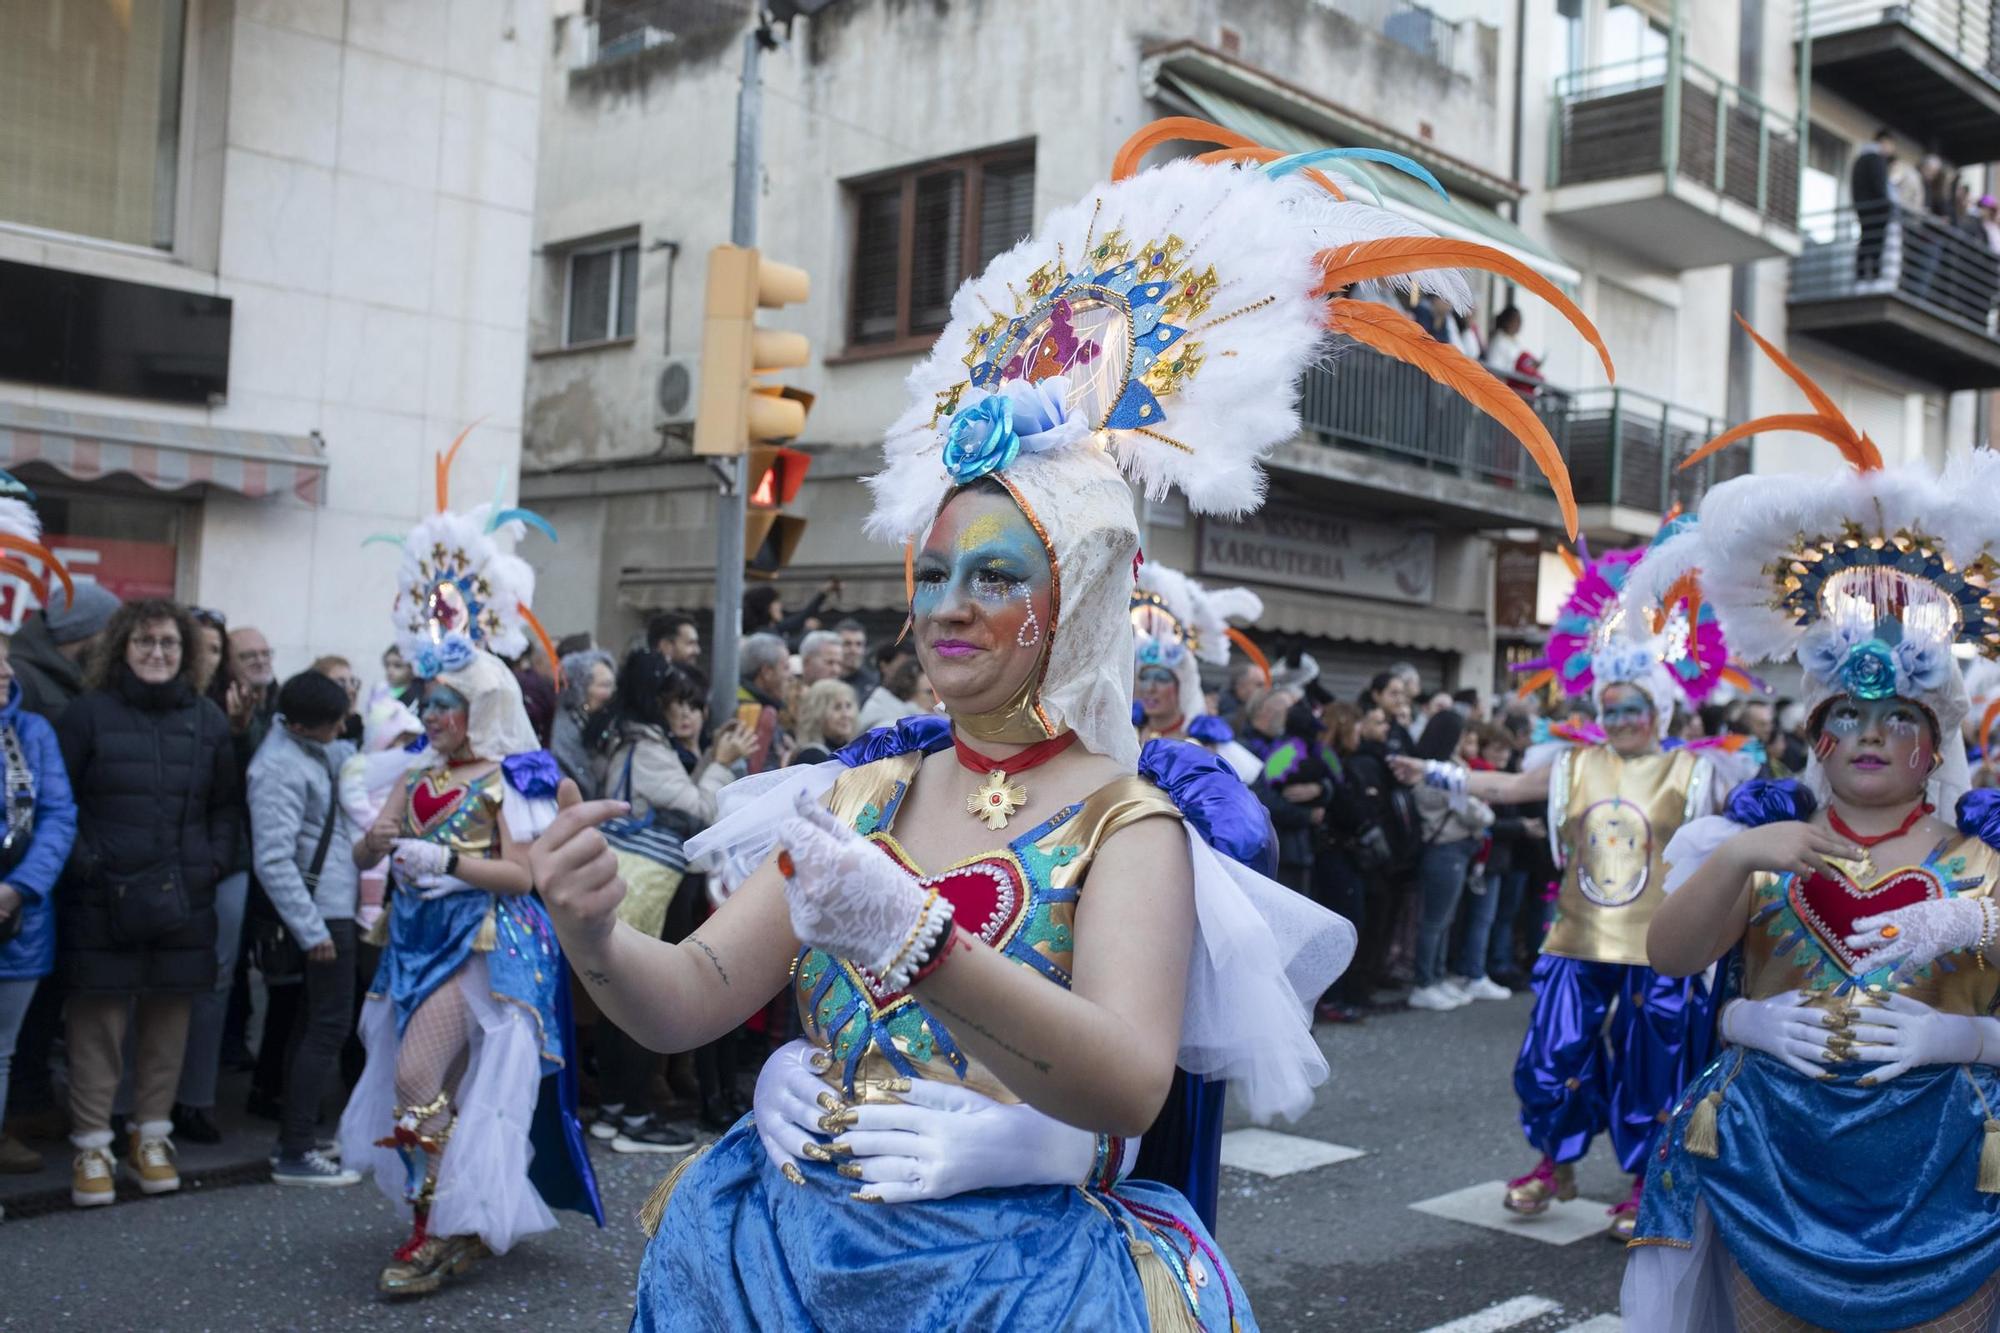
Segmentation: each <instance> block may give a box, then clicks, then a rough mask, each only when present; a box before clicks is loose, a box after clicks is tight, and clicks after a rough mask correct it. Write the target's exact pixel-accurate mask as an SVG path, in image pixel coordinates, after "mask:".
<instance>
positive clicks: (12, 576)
mask: <svg viewBox="0 0 2000 1333" xmlns="http://www.w3.org/2000/svg"><path fill="white" fill-rule="evenodd" d="M51 574H53V575H54V576H55V578H56V580H57V581H58V582H60V583H61V584H62V586H63V592H64V595H65V596H66V597H74V596H75V595H76V585H75V584H73V583H72V582H70V576H69V570H67V569H65V568H64V567H63V563H62V561H60V560H58V559H56V557H55V553H54V552H53V551H51V550H49V548H48V547H47V546H45V545H43V544H42V520H41V518H40V516H39V515H37V514H36V513H35V493H34V492H33V491H31V490H29V489H28V488H27V487H26V486H25V485H23V484H22V483H21V482H20V481H19V480H18V479H17V478H16V477H15V476H14V475H13V474H12V473H9V472H0V590H4V591H0V634H12V633H13V632H14V631H16V630H18V629H19V628H21V623H22V622H23V621H25V620H26V619H27V618H28V613H29V612H30V611H33V610H34V609H35V608H36V607H38V606H47V605H48V604H49V576H50V575H51ZM0 702H4V700H0Z"/></svg>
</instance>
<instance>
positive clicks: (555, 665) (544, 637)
mask: <svg viewBox="0 0 2000 1333" xmlns="http://www.w3.org/2000/svg"><path fill="white" fill-rule="evenodd" d="M515 605H516V606H517V607H519V608H520V610H521V619H523V620H525V621H527V622H528V628H529V629H531V630H533V631H534V632H535V641H536V642H538V643H540V644H541V645H542V652H543V653H544V654H545V655H546V656H547V657H548V659H549V670H550V671H552V672H554V673H555V679H556V688H557V689H561V688H562V659H561V658H560V657H557V656H556V644H555V640H554V639H551V638H550V637H549V632H548V631H547V630H545V629H543V628H542V622H541V621H539V620H537V619H535V613H534V612H533V611H530V610H529V609H528V604H527V603H526V602H516V603H515Z"/></svg>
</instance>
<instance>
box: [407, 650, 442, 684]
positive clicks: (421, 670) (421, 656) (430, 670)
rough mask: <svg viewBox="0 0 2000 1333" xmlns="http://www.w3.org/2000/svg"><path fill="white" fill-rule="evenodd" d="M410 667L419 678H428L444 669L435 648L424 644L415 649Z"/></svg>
mask: <svg viewBox="0 0 2000 1333" xmlns="http://www.w3.org/2000/svg"><path fill="white" fill-rule="evenodd" d="M410 669H411V670H413V671H415V672H416V673H417V677H418V678H419V679H420V680H430V679H432V678H433V677H435V676H436V675H437V673H438V672H440V671H442V670H444V662H443V660H442V659H441V658H439V656H438V651H437V649H435V648H433V647H431V646H430V645H429V644H425V645H424V646H423V647H421V648H419V649H417V655H416V657H415V658H414V659H413V660H412V661H411V662H410Z"/></svg>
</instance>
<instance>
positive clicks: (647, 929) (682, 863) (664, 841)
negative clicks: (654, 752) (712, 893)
mask: <svg viewBox="0 0 2000 1333" xmlns="http://www.w3.org/2000/svg"><path fill="white" fill-rule="evenodd" d="M638 751H639V745H638V742H637V741H634V742H633V743H632V744H631V745H630V746H628V747H627V748H626V751H625V772H624V775H623V777H621V778H620V780H619V789H620V790H619V799H621V800H623V801H624V802H625V803H626V804H627V805H630V804H631V802H632V760H633V758H634V757H635V756H636V755H637V754H638ZM676 762H678V761H676ZM598 828H599V831H600V832H601V833H603V835H604V840H605V841H606V842H608V843H610V844H611V850H612V851H613V852H615V853H616V854H617V856H618V863H619V867H618V868H619V872H620V874H621V875H622V876H623V877H624V880H625V899H624V901H623V902H621V903H619V904H618V916H619V919H620V920H622V921H624V922H625V923H626V924H627V925H630V926H631V927H632V928H633V929H635V930H638V931H640V932H642V933H644V934H645V935H647V936H648V937H653V938H657V937H658V935H659V933H660V928H661V926H663V925H664V924H666V919H667V908H668V906H669V905H670V904H671V903H672V902H673V900H674V894H675V893H676V892H678V891H679V889H680V886H681V880H682V878H683V877H685V876H686V874H687V852H686V850H685V849H684V848H683V847H682V845H681V839H680V835H679V834H677V833H675V832H674V831H673V830H672V829H670V828H668V827H667V826H666V825H665V823H663V822H662V820H661V818H660V812H659V810H658V809H657V808H655V807H653V806H652V805H650V804H649V805H648V806H647V808H646V813H645V814H644V815H628V816H626V817H624V818H622V819H607V820H605V821H604V823H603V824H601V825H599V826H598Z"/></svg>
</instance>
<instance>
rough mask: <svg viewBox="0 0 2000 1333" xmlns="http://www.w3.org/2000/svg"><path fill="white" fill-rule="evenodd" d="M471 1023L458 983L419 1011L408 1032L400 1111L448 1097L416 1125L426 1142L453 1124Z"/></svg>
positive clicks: (399, 1055)
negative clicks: (441, 1096)
mask: <svg viewBox="0 0 2000 1333" xmlns="http://www.w3.org/2000/svg"><path fill="white" fill-rule="evenodd" d="M469 1021H470V1014H469V1013H468V1012H467V1007H466V1003H465V992H463V991H461V990H460V989H459V987H458V978H457V977H453V978H452V979H451V980H449V981H447V982H445V983H444V984H443V985H442V986H439V987H438V988H437V989H436V990H434V991H432V992H431V993H430V995H429V996H428V997H426V998H425V1000H424V1002H423V1003H422V1004H420V1005H418V1006H417V1012H415V1013H414V1014H411V1015H410V1022H409V1025H408V1026H407V1027H405V1028H404V1029H403V1042H402V1045H401V1047H400V1048H399V1049H398V1050H397V1052H396V1105H397V1106H398V1107H421V1106H428V1105H429V1104H430V1103H431V1102H433V1101H435V1100H436V1099H437V1095H438V1094H439V1093H440V1092H442V1093H444V1094H446V1095H445V1102H444V1105H443V1106H441V1107H439V1108H438V1109H437V1110H436V1111H435V1112H433V1113H432V1114H431V1115H429V1116H427V1117H425V1118H424V1120H423V1121H422V1122H421V1123H420V1124H418V1125H417V1132H418V1133H419V1134H422V1135H423V1136H424V1137H425V1138H435V1137H437V1135H439V1134H440V1133H442V1132H443V1131H444V1129H445V1127H446V1126H448V1125H449V1124H451V1117H452V1106H451V1103H452V1099H453V1098H455V1097H456V1096H457V1095H458V1081H459V1079H461V1078H463V1077H464V1076H465V1065H466V1061H467V1059H468V1058H469V1057H470V1056H471V1054H472V1044H471V1041H470V1040H469V1038H468V1037H467V1034H466V1025H467V1023H468V1022H469Z"/></svg>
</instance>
